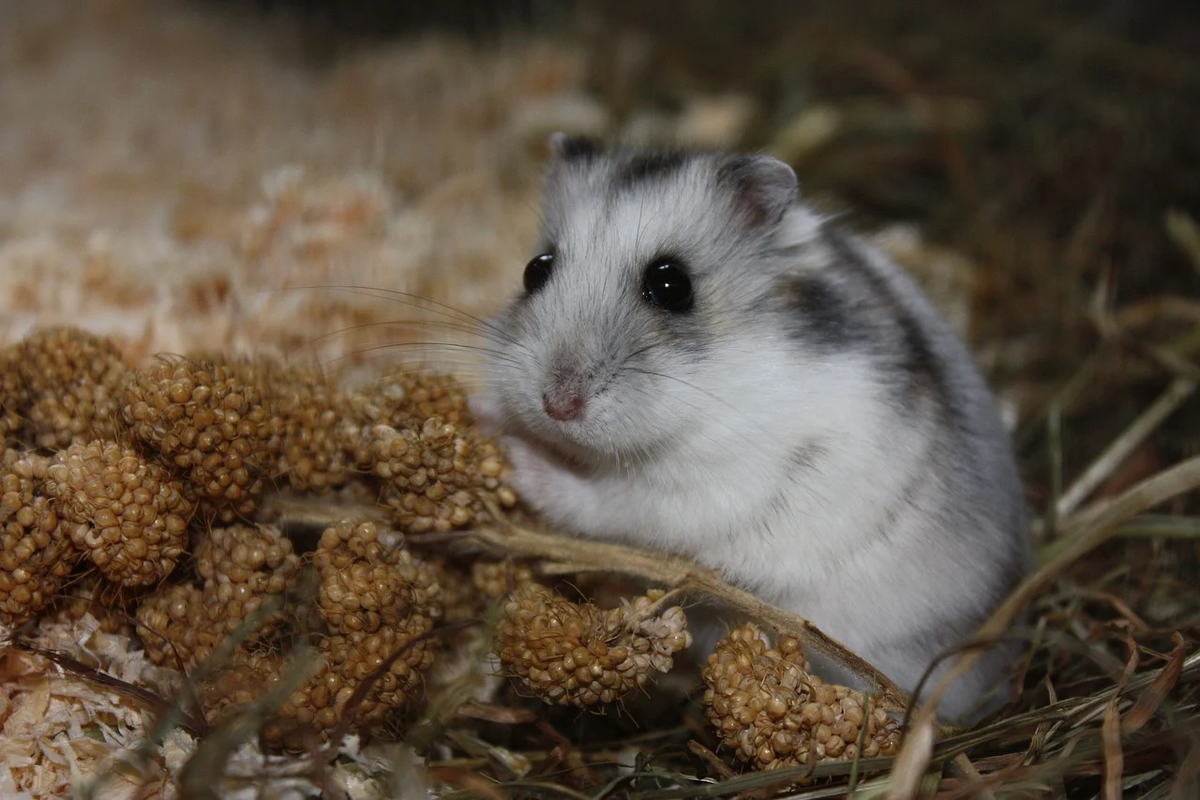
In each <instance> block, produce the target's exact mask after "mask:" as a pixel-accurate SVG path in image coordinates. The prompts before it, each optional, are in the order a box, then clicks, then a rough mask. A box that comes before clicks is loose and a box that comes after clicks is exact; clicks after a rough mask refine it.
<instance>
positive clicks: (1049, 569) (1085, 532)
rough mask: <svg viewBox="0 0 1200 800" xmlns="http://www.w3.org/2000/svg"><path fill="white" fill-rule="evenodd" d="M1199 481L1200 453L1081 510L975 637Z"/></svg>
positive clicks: (920, 715) (963, 662) (971, 660)
mask: <svg viewBox="0 0 1200 800" xmlns="http://www.w3.org/2000/svg"><path fill="white" fill-rule="evenodd" d="M1198 487H1200V457H1197V458H1191V459H1188V460H1187V461H1184V462H1182V463H1180V464H1176V465H1175V466H1174V467H1172V468H1171V469H1168V470H1166V471H1165V472H1161V473H1159V474H1158V475H1156V476H1154V477H1153V478H1150V479H1148V480H1145V481H1143V482H1142V483H1139V484H1138V485H1137V486H1134V487H1133V488H1132V489H1130V490H1129V491H1127V492H1125V493H1124V494H1122V495H1121V496H1120V497H1118V498H1117V499H1116V500H1113V501H1111V502H1109V503H1107V504H1106V505H1105V507H1104V509H1103V510H1102V511H1100V512H1099V513H1086V514H1083V515H1081V516H1083V517H1085V518H1084V519H1082V520H1080V521H1077V522H1074V523H1073V524H1071V525H1070V526H1069V527H1067V529H1066V530H1065V531H1064V532H1063V534H1062V536H1061V537H1060V538H1059V539H1057V540H1056V541H1055V542H1054V543H1053V544H1052V545H1050V546H1048V547H1047V548H1046V551H1045V557H1044V560H1043V563H1042V565H1041V566H1040V567H1039V568H1038V569H1037V571H1036V572H1034V574H1033V575H1030V576H1029V577H1028V578H1026V579H1025V581H1024V582H1022V583H1021V585H1020V586H1018V587H1017V588H1016V589H1014V590H1013V592H1012V594H1010V595H1009V596H1008V598H1007V599H1006V600H1005V601H1004V602H1003V603H1001V604H1000V607H999V608H997V609H996V611H995V612H994V613H993V614H992V616H991V617H989V618H988V620H987V622H985V623H984V624H983V625H982V626H981V627H980V628H979V630H978V631H977V632H976V635H975V638H976V639H977V640H979V641H990V640H993V639H997V638H999V637H1000V636H1002V635H1003V634H1004V632H1005V631H1006V630H1007V629H1008V628H1009V627H1010V626H1011V625H1012V623H1013V620H1015V619H1016V617H1017V615H1018V614H1019V613H1020V612H1021V609H1023V608H1025V606H1026V605H1028V604H1029V602H1030V601H1031V600H1032V599H1033V597H1034V596H1035V595H1036V594H1037V593H1038V592H1039V591H1041V590H1042V589H1043V588H1044V587H1045V586H1046V585H1047V584H1049V583H1050V581H1051V580H1052V579H1053V578H1054V577H1055V576H1056V575H1058V574H1059V573H1060V572H1061V571H1062V570H1064V569H1065V568H1066V567H1068V566H1070V565H1071V564H1072V563H1074V562H1075V561H1076V560H1077V559H1079V558H1080V557H1081V556H1083V555H1084V554H1085V553H1087V552H1088V551H1090V550H1092V549H1094V548H1096V547H1098V546H1099V545H1101V544H1103V543H1104V542H1105V541H1107V540H1108V539H1109V538H1110V537H1111V536H1112V535H1113V534H1114V533H1115V532H1116V531H1117V530H1118V528H1119V527H1120V525H1121V524H1122V523H1123V522H1125V521H1126V520H1128V519H1130V518H1132V517H1134V516H1136V515H1137V514H1140V513H1141V512H1143V511H1145V510H1146V509H1148V508H1153V507H1154V506H1157V505H1158V504H1160V503H1162V502H1164V501H1166V500H1169V499H1171V498H1172V497H1175V496H1177V495H1180V494H1183V493H1184V492H1188V491H1191V490H1193V489H1196V488H1198ZM983 652H984V651H983V650H982V649H975V650H968V651H966V652H964V653H963V655H962V656H960V657H959V659H958V660H957V661H956V662H955V663H954V665H953V666H952V667H951V668H950V669H949V670H947V672H946V674H945V675H944V676H943V678H942V679H941V680H940V681H939V682H938V684H937V686H936V687H935V688H934V690H933V692H932V693H931V694H930V696H929V699H928V700H927V701H926V702H925V704H924V705H923V706H922V707H921V708H920V709H919V710H918V711H917V713H916V715H915V716H914V718H913V723H912V727H913V728H914V729H919V728H920V726H921V725H923V724H925V725H927V724H928V723H929V722H930V721H931V720H932V719H933V717H934V715H935V714H936V713H937V706H938V702H939V701H940V700H941V698H942V695H943V694H945V691H946V689H947V687H949V686H950V684H952V683H953V682H954V681H955V680H957V679H958V678H959V677H960V676H962V675H963V674H965V673H966V672H967V671H968V670H970V669H971V667H973V666H974V665H975V662H976V661H978V659H979V657H980V655H981V654H982V653H983ZM918 744H920V743H918ZM908 747H909V743H908V742H907V741H906V742H905V743H904V744H903V745H902V750H901V755H900V756H898V758H903V757H904V751H905V750H907V749H908Z"/></svg>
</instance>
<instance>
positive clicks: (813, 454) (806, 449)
mask: <svg viewBox="0 0 1200 800" xmlns="http://www.w3.org/2000/svg"><path fill="white" fill-rule="evenodd" d="M827 452H828V450H827V449H826V447H825V444H824V443H823V442H821V441H812V442H805V443H804V444H802V445H800V446H799V447H797V448H796V449H795V450H793V451H792V453H791V455H790V456H789V457H788V461H789V462H790V464H791V472H792V477H793V478H796V477H799V476H797V475H796V474H795V473H797V472H811V471H812V470H814V469H816V468H817V465H818V464H820V463H821V459H822V458H824V457H825V455H826V454H827Z"/></svg>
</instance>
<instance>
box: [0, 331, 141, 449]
mask: <svg viewBox="0 0 1200 800" xmlns="http://www.w3.org/2000/svg"><path fill="white" fill-rule="evenodd" d="M14 362H15V365H16V367H17V370H18V373H19V376H20V380H21V382H22V384H23V385H24V388H25V392H26V394H27V396H26V398H25V400H26V403H27V405H26V407H25V409H24V415H25V428H26V430H25V435H26V436H27V437H28V439H29V441H30V442H31V443H32V444H35V445H37V446H38V447H45V448H52V449H58V448H63V447H66V446H68V445H69V444H71V443H72V442H75V441H89V440H92V439H111V438H114V437H115V436H116V434H117V429H118V424H119V405H120V403H119V395H120V390H121V387H122V386H123V385H124V383H125V381H126V380H127V378H128V374H129V367H128V365H127V364H126V363H125V361H124V359H123V358H122V356H121V352H120V350H118V349H117V346H116V345H115V344H113V342H112V341H111V340H109V339H106V338H104V337H101V336H96V335H94V334H90V333H87V332H86V331H82V330H79V329H78V328H47V329H44V330H40V331H37V332H35V333H33V334H31V335H30V336H28V337H27V338H26V339H25V340H24V341H22V342H20V343H19V344H18V345H17V346H16V352H15V355H14Z"/></svg>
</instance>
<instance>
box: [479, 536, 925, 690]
mask: <svg viewBox="0 0 1200 800" xmlns="http://www.w3.org/2000/svg"><path fill="white" fill-rule="evenodd" d="M469 535H471V536H473V537H475V538H477V539H479V540H481V541H483V542H485V543H487V544H491V545H494V546H497V547H500V548H503V549H504V550H506V551H507V552H508V553H510V554H512V555H516V556H525V557H533V558H539V559H543V560H544V561H546V562H548V563H546V564H544V565H543V568H542V569H543V572H545V573H547V574H566V573H580V572H618V573H621V574H623V575H629V576H632V577H635V578H639V579H641V580H645V581H650V582H654V583H660V584H665V585H667V586H670V587H671V588H672V589H673V590H675V591H681V592H686V593H689V594H698V595H703V596H705V597H707V598H709V599H712V600H714V601H716V602H719V603H721V604H722V605H725V606H727V607H729V608H731V609H733V610H735V611H737V612H738V613H741V614H745V615H746V616H748V617H750V618H752V619H756V620H758V621H760V622H762V623H763V624H765V625H769V626H771V627H772V628H774V629H775V630H776V631H777V632H779V633H785V634H790V635H792V636H795V637H796V638H798V639H799V640H800V641H801V642H802V643H803V645H804V646H805V647H806V648H808V649H809V650H810V651H814V652H818V653H820V654H822V655H824V656H826V657H828V658H831V659H833V660H834V661H835V662H836V663H838V664H839V665H840V666H842V667H844V668H846V669H847V670H849V671H850V672H851V673H852V674H854V676H855V677H856V678H858V679H859V680H860V681H862V683H863V685H864V686H867V687H874V689H875V690H877V691H878V692H879V702H880V704H881V706H882V707H883V708H884V709H885V710H887V711H889V712H901V711H903V710H904V708H905V707H906V706H907V704H908V696H907V695H906V694H905V693H904V692H903V691H901V689H900V687H898V686H897V685H896V684H895V683H894V682H893V681H892V680H891V679H890V678H888V677H887V676H886V675H884V674H883V673H882V672H880V671H879V670H877V669H875V668H874V667H872V666H871V665H870V664H868V663H867V662H866V661H864V660H863V659H862V658H860V657H859V656H858V655H856V654H855V653H854V652H853V651H852V650H850V648H848V647H846V646H845V645H844V644H842V643H841V642H839V641H837V640H836V639H833V638H831V637H829V636H827V635H826V634H824V633H822V632H821V631H820V630H818V629H817V628H816V627H815V626H814V625H813V624H812V623H810V622H809V621H808V620H806V619H804V618H803V617H801V616H798V615H796V614H792V613H790V612H787V611H784V610H782V609H779V608H776V607H774V606H772V605H770V604H768V603H764V602H763V601H762V600H759V599H758V598H757V597H755V596H754V595H752V594H751V593H749V592H747V591H745V590H743V589H739V588H738V587H736V586H732V585H731V584H729V583H728V582H726V581H725V580H724V579H723V578H722V577H721V576H720V575H719V574H718V573H717V572H716V571H714V570H711V569H708V568H707V567H704V566H701V565H700V564H697V563H696V562H695V561H692V560H690V559H686V558H680V557H678V556H664V555H663V554H662V553H656V552H652V551H648V550H641V549H638V548H634V547H627V546H624V545H616V544H609V543H607V542H595V541H589V540H584V539H572V538H568V537H566V536H562V535H559V534H553V533H541V532H539V531H533V530H529V529H526V528H521V527H519V526H516V525H508V526H506V527H505V528H503V529H496V528H481V529H478V530H474V531H470V532H469Z"/></svg>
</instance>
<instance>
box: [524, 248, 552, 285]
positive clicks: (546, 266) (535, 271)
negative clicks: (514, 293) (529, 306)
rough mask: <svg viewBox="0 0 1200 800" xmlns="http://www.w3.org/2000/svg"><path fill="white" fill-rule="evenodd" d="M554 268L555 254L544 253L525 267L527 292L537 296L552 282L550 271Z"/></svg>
mask: <svg viewBox="0 0 1200 800" xmlns="http://www.w3.org/2000/svg"><path fill="white" fill-rule="evenodd" d="M553 268H554V254H553V253H542V254H541V255H540V256H537V257H535V258H534V259H533V260H532V261H530V262H529V263H528V264H526V265H525V291H526V292H528V293H529V294H536V293H537V291H538V290H539V289H541V288H542V287H543V286H545V285H546V281H548V280H550V270H552V269H553Z"/></svg>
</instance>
